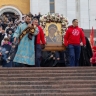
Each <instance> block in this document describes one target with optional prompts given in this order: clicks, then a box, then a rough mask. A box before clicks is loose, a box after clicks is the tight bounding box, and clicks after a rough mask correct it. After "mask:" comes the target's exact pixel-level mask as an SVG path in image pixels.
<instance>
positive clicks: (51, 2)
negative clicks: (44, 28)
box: [50, 0, 55, 13]
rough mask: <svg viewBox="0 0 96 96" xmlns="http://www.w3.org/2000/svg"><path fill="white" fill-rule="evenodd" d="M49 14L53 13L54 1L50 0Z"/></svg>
mask: <svg viewBox="0 0 96 96" xmlns="http://www.w3.org/2000/svg"><path fill="white" fill-rule="evenodd" d="M50 13H55V0H50Z"/></svg>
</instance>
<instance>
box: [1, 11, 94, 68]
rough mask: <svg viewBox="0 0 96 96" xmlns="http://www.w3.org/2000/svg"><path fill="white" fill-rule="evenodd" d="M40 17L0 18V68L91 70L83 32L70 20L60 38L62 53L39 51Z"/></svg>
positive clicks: (42, 37) (41, 43) (41, 36)
mask: <svg viewBox="0 0 96 96" xmlns="http://www.w3.org/2000/svg"><path fill="white" fill-rule="evenodd" d="M40 16H41V14H40V13H39V15H35V16H33V15H32V14H29V15H25V16H24V17H22V21H19V18H16V19H15V20H13V19H12V18H9V17H8V16H5V15H3V16H2V18H0V46H1V47H0V65H2V66H3V67H33V66H36V67H56V66H57V67H60V66H91V63H90V58H92V56H93V52H92V49H91V46H90V43H89V40H88V38H87V37H85V35H84V30H83V29H82V28H80V27H79V26H78V20H77V19H74V20H73V21H72V25H71V26H69V27H68V29H67V31H66V34H65V35H64V46H66V50H64V51H42V49H44V48H45V44H46V39H45V35H44V32H43V29H42V27H41V26H40V21H39V19H40Z"/></svg>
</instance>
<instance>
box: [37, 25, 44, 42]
mask: <svg viewBox="0 0 96 96" xmlns="http://www.w3.org/2000/svg"><path fill="white" fill-rule="evenodd" d="M38 30H39V33H38V35H37V38H36V44H41V43H42V44H45V36H44V32H43V29H42V28H41V27H40V26H38Z"/></svg>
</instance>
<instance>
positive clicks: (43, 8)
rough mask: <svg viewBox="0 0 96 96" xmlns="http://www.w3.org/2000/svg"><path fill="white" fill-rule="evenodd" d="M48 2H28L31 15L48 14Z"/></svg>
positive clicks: (34, 0) (45, 0) (46, 0)
mask: <svg viewBox="0 0 96 96" xmlns="http://www.w3.org/2000/svg"><path fill="white" fill-rule="evenodd" d="M49 10H50V9H49V0H30V11H31V13H32V14H38V12H40V13H41V14H46V13H48V12H49Z"/></svg>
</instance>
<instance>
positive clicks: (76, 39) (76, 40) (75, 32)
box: [64, 26, 86, 46]
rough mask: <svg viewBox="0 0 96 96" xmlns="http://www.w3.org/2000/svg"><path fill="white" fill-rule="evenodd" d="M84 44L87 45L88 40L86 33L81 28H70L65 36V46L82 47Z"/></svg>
mask: <svg viewBox="0 0 96 96" xmlns="http://www.w3.org/2000/svg"><path fill="white" fill-rule="evenodd" d="M81 41H82V42H83V44H84V45H86V40H85V36H84V32H83V31H82V29H81V28H79V27H78V26H77V27H73V26H70V27H69V28H68V30H67V31H66V35H65V36H64V45H65V46H68V45H69V44H72V45H80V42H81Z"/></svg>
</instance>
